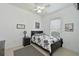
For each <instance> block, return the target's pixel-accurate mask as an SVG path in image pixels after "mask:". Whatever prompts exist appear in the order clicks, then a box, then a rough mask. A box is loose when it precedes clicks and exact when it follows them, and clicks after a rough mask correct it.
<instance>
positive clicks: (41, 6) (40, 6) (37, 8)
mask: <svg viewBox="0 0 79 59" xmlns="http://www.w3.org/2000/svg"><path fill="white" fill-rule="evenodd" d="M49 6H50V5H49V4H47V3H35V8H34V11H35V12H36V13H42V12H43V11H44V10H45V9H46V8H47V7H49Z"/></svg>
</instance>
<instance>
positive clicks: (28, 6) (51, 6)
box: [10, 3, 72, 15]
mask: <svg viewBox="0 0 79 59" xmlns="http://www.w3.org/2000/svg"><path fill="white" fill-rule="evenodd" d="M71 4H72V3H11V4H10V5H13V6H16V7H19V8H22V9H24V10H28V11H30V12H33V13H36V14H38V13H37V12H35V10H34V9H35V8H36V7H37V6H45V7H46V8H45V9H44V10H43V12H42V13H40V14H38V15H46V14H50V13H53V12H55V11H57V10H60V9H63V8H65V7H67V6H69V5H71Z"/></svg>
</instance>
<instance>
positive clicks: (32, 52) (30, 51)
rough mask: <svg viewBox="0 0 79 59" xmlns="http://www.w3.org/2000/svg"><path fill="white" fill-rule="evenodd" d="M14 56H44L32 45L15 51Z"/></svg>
mask: <svg viewBox="0 0 79 59" xmlns="http://www.w3.org/2000/svg"><path fill="white" fill-rule="evenodd" d="M14 56H44V55H43V54H42V53H41V52H39V51H38V50H37V49H35V48H34V47H33V46H32V45H29V46H26V47H24V48H22V49H19V50H16V51H14Z"/></svg>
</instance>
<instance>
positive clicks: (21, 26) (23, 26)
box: [16, 24, 25, 29]
mask: <svg viewBox="0 0 79 59" xmlns="http://www.w3.org/2000/svg"><path fill="white" fill-rule="evenodd" d="M16 28H17V29H25V25H24V24H17V25H16Z"/></svg>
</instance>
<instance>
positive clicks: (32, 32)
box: [31, 31, 43, 37]
mask: <svg viewBox="0 0 79 59" xmlns="http://www.w3.org/2000/svg"><path fill="white" fill-rule="evenodd" d="M35 33H39V34H40V33H43V31H31V37H32V35H34V34H35Z"/></svg>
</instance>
